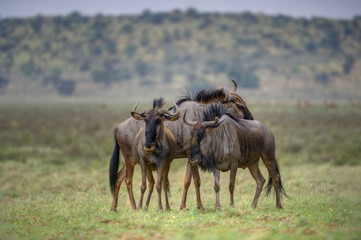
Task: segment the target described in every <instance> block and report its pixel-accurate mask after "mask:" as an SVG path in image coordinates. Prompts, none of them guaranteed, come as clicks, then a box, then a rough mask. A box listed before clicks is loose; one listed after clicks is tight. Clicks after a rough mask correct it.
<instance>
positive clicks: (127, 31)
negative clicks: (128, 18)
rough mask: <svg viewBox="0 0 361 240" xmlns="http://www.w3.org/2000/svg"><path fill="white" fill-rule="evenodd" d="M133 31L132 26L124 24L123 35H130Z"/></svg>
mask: <svg viewBox="0 0 361 240" xmlns="http://www.w3.org/2000/svg"><path fill="white" fill-rule="evenodd" d="M133 31H134V29H133V26H132V24H130V23H126V24H124V25H123V27H122V32H123V33H127V34H131V33H133Z"/></svg>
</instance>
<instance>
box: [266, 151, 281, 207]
mask: <svg viewBox="0 0 361 240" xmlns="http://www.w3.org/2000/svg"><path fill="white" fill-rule="evenodd" d="M262 161H263V163H264V164H265V166H266V168H267V170H268V174H269V176H270V178H271V180H272V182H273V186H274V188H275V191H276V206H277V208H282V204H281V191H280V175H279V174H278V173H277V170H276V158H275V157H274V156H267V155H265V154H263V155H262Z"/></svg>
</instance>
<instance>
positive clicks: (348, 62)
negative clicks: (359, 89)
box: [343, 55, 356, 74]
mask: <svg viewBox="0 0 361 240" xmlns="http://www.w3.org/2000/svg"><path fill="white" fill-rule="evenodd" d="M355 61H356V60H355V58H354V57H353V56H351V55H347V56H346V58H345V62H344V64H343V73H344V74H349V73H350V72H351V70H352V68H353V65H354V64H355Z"/></svg>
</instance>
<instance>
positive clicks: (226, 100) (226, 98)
mask: <svg viewBox="0 0 361 240" xmlns="http://www.w3.org/2000/svg"><path fill="white" fill-rule="evenodd" d="M224 101H225V102H229V92H228V91H227V92H226V96H225V97H224Z"/></svg>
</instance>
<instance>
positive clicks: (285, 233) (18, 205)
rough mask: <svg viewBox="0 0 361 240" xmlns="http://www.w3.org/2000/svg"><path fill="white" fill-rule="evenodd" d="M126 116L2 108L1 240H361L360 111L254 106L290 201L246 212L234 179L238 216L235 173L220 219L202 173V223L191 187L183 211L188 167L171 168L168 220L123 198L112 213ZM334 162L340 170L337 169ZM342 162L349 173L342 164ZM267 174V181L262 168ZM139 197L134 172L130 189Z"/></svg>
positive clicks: (224, 177)
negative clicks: (272, 141)
mask: <svg viewBox="0 0 361 240" xmlns="http://www.w3.org/2000/svg"><path fill="white" fill-rule="evenodd" d="M130 108H131V107H123V110H121V109H120V110H121V111H120V110H119V107H118V106H102V105H90V104H81V105H75V106H70V105H66V104H64V105H55V104H54V105H25V106H20V105H17V104H15V105H0V111H1V112H2V114H1V115H0V183H1V186H0V209H1V211H0V239H170V238H172V239H192V238H193V239H240V238H247V239H249V238H252V239H275V238H276V239H303V238H308V239H329V238H331V239H358V238H359V236H360V235H361V228H360V224H361V209H360V206H361V187H360V182H361V164H360V158H361V157H360V151H361V150H360V146H361V145H360V144H358V141H359V134H360V132H359V131H360V130H359V129H358V128H357V126H358V123H359V122H360V120H361V111H359V109H351V108H346V109H341V108H340V109H333V110H330V109H324V108H322V107H316V108H314V109H304V110H301V109H296V108H294V107H290V106H287V107H272V108H266V107H260V106H253V107H251V109H254V110H253V114H254V115H255V117H256V118H257V119H259V120H261V121H262V122H264V123H265V124H266V125H267V126H268V127H269V128H270V129H271V130H272V131H273V132H274V134H275V136H276V140H277V157H278V161H279V164H280V167H281V175H282V179H283V181H284V184H285V189H286V192H287V194H289V195H290V196H291V199H287V198H283V200H282V203H283V206H284V209H282V210H279V209H276V204H275V196H274V194H272V195H271V196H270V197H268V198H266V197H265V198H262V199H260V201H259V204H258V207H257V209H252V208H251V202H252V199H253V195H254V192H255V182H254V180H253V179H252V177H251V175H250V173H249V171H248V170H242V169H239V171H238V175H237V180H236V189H235V207H234V208H231V207H229V192H228V179H229V173H222V174H221V204H222V210H220V211H214V203H215V194H214V190H213V176H212V174H210V173H201V180H202V185H201V194H202V201H203V204H204V206H205V207H206V210H205V211H199V210H198V209H196V207H195V206H196V204H195V193H194V187H193V185H191V188H190V191H189V194H188V201H187V206H188V208H189V211H179V206H180V199H181V196H182V191H183V179H184V173H185V163H186V161H185V160H184V159H177V160H174V162H173V164H172V166H171V174H170V183H171V197H170V204H171V208H172V211H170V212H158V211H157V210H156V209H157V206H156V200H157V196H156V193H153V197H152V200H151V205H150V208H149V210H147V211H132V210H131V208H130V204H129V200H128V195H127V191H126V187H125V186H124V184H123V185H122V187H121V191H120V197H119V199H120V201H119V207H118V212H117V213H114V212H110V211H109V209H110V205H111V196H110V191H109V183H108V172H107V170H108V165H109V158H110V155H111V153H112V148H113V137H112V130H113V128H114V126H115V125H116V124H117V123H118V122H120V121H121V120H123V119H125V118H126V117H127V116H128V111H129V109H130ZM335 159H337V161H336V160H335ZM341 159H343V161H341ZM260 165H261V171H262V173H263V175H264V176H265V177H267V178H268V174H267V172H266V170H265V168H264V167H263V164H262V163H261V164H260ZM134 193H135V198H136V200H138V199H139V193H140V174H139V166H137V167H136V172H135V177H134Z"/></svg>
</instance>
